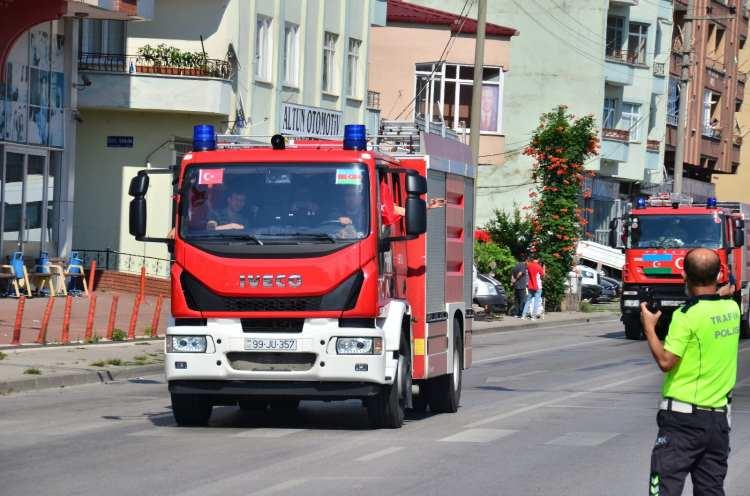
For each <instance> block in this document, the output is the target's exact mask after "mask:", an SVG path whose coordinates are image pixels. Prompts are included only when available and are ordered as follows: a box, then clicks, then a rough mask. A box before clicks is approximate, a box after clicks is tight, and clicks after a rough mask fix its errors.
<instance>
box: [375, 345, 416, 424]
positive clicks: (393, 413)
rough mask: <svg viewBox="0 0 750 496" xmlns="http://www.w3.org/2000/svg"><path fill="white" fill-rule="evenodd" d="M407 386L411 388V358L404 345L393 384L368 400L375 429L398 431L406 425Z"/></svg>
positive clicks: (386, 386)
mask: <svg viewBox="0 0 750 496" xmlns="http://www.w3.org/2000/svg"><path fill="white" fill-rule="evenodd" d="M407 385H408V387H409V388H411V357H410V356H409V354H406V352H405V348H404V346H403V343H402V347H401V350H399V355H398V366H397V367H396V377H395V378H394V380H393V384H392V385H385V386H383V387H382V389H381V391H380V394H378V395H377V396H375V397H374V398H370V399H368V400H367V403H366V404H367V416H368V419H369V421H370V426H371V427H372V428H373V429H379V428H385V429H398V428H400V427H401V426H402V425H404V411H405V410H406V403H407V394H410V391H409V390H408V389H406V386H407Z"/></svg>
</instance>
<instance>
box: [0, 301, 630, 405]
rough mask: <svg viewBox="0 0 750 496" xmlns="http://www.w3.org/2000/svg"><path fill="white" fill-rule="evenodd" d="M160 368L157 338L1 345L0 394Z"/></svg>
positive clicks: (503, 324)
mask: <svg viewBox="0 0 750 496" xmlns="http://www.w3.org/2000/svg"><path fill="white" fill-rule="evenodd" d="M105 300H106V299H105ZM618 320H619V315H618V314H617V313H613V312H606V311H603V312H591V313H582V312H559V313H551V314H547V315H546V316H545V319H544V320H535V321H528V320H520V319H516V318H514V317H508V316H504V317H503V318H502V320H501V319H499V318H498V319H493V320H484V319H482V317H481V315H480V316H479V318H477V319H475V320H474V327H473V328H474V333H475V334H488V333H495V332H503V331H511V330H519V329H533V328H535V327H539V328H545V327H546V328H549V327H554V326H555V325H560V326H574V325H576V324H582V325H583V324H585V323H590V322H616V321H618ZM71 327H72V326H71ZM81 328H82V327H81ZM139 334H140V333H139ZM72 335H73V331H72V329H71V336H72ZM163 369H164V341H163V340H161V339H150V340H139V341H130V342H124V343H99V344H89V345H69V346H21V347H0V395H2V394H8V393H11V392H21V391H30V390H35V389H45V388H53V387H66V386H75V385H79V384H89V383H99V382H109V381H114V380H118V379H127V378H132V377H138V376H142V375H153V374H159V373H161V371H162V370H163Z"/></svg>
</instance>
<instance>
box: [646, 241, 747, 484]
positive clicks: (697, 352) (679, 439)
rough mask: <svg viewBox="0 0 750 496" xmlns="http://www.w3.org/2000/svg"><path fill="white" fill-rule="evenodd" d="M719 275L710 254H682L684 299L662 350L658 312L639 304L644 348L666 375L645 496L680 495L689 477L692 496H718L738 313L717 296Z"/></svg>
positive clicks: (724, 463) (726, 440)
mask: <svg viewBox="0 0 750 496" xmlns="http://www.w3.org/2000/svg"><path fill="white" fill-rule="evenodd" d="M720 268H721V264H720V261H719V257H718V255H717V254H716V253H715V252H713V251H712V250H708V249H705V248H696V249H694V250H691V251H690V252H688V254H687V256H686V257H685V267H684V272H685V281H686V285H687V291H688V295H689V296H690V299H689V300H688V301H687V303H685V305H683V306H682V307H681V308H679V309H678V310H677V311H675V313H674V315H673V316H672V323H671V324H670V326H669V333H668V334H667V338H666V340H665V341H664V345H663V346H662V343H661V342H660V341H659V338H657V337H656V323H657V321H658V320H659V316H660V315H661V312H656V313H652V312H651V311H649V309H648V306H647V304H646V303H641V320H642V322H643V328H644V332H645V334H646V339H647V340H648V345H649V348H650V349H651V353H652V354H653V356H654V360H656V363H657V364H658V365H659V368H661V370H662V371H664V372H666V376H665V377H664V384H663V386H662V396H663V399H662V401H661V404H660V409H659V413H658V415H657V423H658V424H659V434H658V436H657V438H656V444H655V445H654V449H653V452H652V454H651V477H650V480H649V495H651V496H672V495H679V494H682V488H683V485H684V483H685V477H686V476H687V474H688V473H690V477H691V479H692V481H693V494H695V495H723V494H724V488H723V486H724V477H725V476H726V474H727V457H728V456H729V411H728V410H729V397H730V394H731V391H732V388H733V387H734V383H735V381H736V378H737V353H738V348H739V334H740V309H739V307H738V305H737V303H736V302H735V301H734V300H732V299H730V298H722V297H721V296H719V295H717V294H716V286H717V282H716V279H717V277H718V275H719V270H720Z"/></svg>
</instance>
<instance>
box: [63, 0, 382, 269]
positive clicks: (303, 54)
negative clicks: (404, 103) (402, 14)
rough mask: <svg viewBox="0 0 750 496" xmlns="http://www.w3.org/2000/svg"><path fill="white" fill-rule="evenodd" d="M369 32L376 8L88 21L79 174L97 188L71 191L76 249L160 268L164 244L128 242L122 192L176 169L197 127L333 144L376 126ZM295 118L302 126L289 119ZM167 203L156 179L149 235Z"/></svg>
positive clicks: (301, 0) (190, 1)
mask: <svg viewBox="0 0 750 496" xmlns="http://www.w3.org/2000/svg"><path fill="white" fill-rule="evenodd" d="M371 22H381V23H384V22H385V2H384V1H383V0H365V1H362V0H335V1H332V0H281V1H278V0H220V1H211V2H208V1H205V0H156V5H155V12H154V16H153V18H152V19H151V20H150V21H149V22H145V23H141V24H138V25H135V24H118V23H114V22H103V23H83V24H82V26H81V29H82V31H81V38H82V44H81V49H80V51H79V55H78V56H79V63H80V66H81V73H82V74H84V75H85V76H86V77H87V78H88V80H89V81H90V82H91V84H90V86H88V87H87V88H86V89H85V90H84V91H82V92H81V93H80V107H81V117H82V119H83V123H82V124H80V129H81V132H80V134H79V146H78V154H77V164H76V168H77V173H78V175H79V176H82V177H86V178H101V179H102V180H101V181H94V180H90V181H79V182H77V184H76V198H77V202H76V214H75V230H74V239H75V243H76V247H77V248H80V249H82V250H87V249H88V250H94V249H105V248H110V249H113V250H117V251H120V252H124V253H137V254H140V255H145V256H148V257H153V259H150V260H153V263H151V265H153V266H157V267H165V265H164V264H160V263H158V260H157V259H164V258H168V253H167V251H166V247H165V246H163V245H160V244H154V243H140V242H137V241H135V240H134V239H133V238H132V237H131V236H130V235H129V233H128V228H127V225H128V221H127V215H128V208H127V205H128V201H129V197H128V196H127V186H128V182H129V180H130V178H131V177H132V176H133V175H134V174H135V173H136V172H137V170H139V169H141V168H144V167H164V166H168V165H171V164H175V163H179V160H180V159H181V157H182V155H184V154H185V153H187V152H188V151H190V150H191V136H192V130H193V126H194V125H196V124H200V123H206V124H213V125H214V126H215V127H216V129H217V131H218V132H219V133H230V134H238V135H244V136H250V137H252V139H253V140H255V141H257V142H263V143H268V142H269V141H270V137H271V135H273V134H275V133H279V132H281V133H284V134H286V135H290V136H309V137H321V138H326V137H337V136H340V135H342V134H343V126H344V124H346V123H364V122H366V121H367V120H368V117H370V116H374V117H375V121H376V120H377V111H376V110H375V111H370V110H368V98H367V95H368V94H367V83H366V82H367V75H368V73H367V63H366V59H367V53H368V47H369V42H370V41H369V31H370V30H369V28H370V23H371ZM371 103H372V102H371ZM300 109H302V110H304V111H305V112H306V114H307V115H309V116H310V118H309V119H306V122H307V124H309V125H305V126H301V124H300V121H299V119H293V118H291V116H292V115H293V114H295V112H296V113H297V114H298V113H299V112H298V111H299V110H300ZM170 195H171V185H170V184H169V180H168V179H167V178H166V176H161V177H160V176H152V185H151V189H150V191H149V197H150V199H149V205H153V206H154V207H155V208H152V209H151V211H150V212H149V219H148V221H149V231H150V233H151V234H152V235H154V236H164V235H165V234H166V232H167V231H168V230H169V229H170V227H171V223H172V212H171V202H170V200H169V198H170ZM128 259H129V258H128V257H124V258H123V260H124V261H125V262H123V263H125V264H127V260H128ZM148 260H149V259H147V261H148ZM151 265H149V264H148V263H147V267H148V268H149V269H150V267H151ZM116 268H118V269H120V270H127V266H120V267H116ZM162 275H163V274H162Z"/></svg>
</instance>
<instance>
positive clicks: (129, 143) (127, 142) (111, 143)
mask: <svg viewBox="0 0 750 496" xmlns="http://www.w3.org/2000/svg"><path fill="white" fill-rule="evenodd" d="M107 148H133V137H132V136H107Z"/></svg>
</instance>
